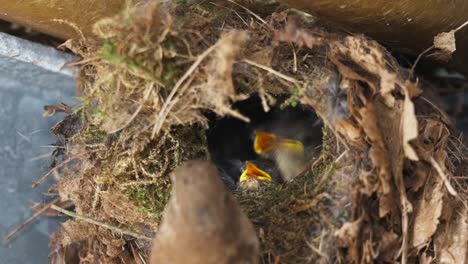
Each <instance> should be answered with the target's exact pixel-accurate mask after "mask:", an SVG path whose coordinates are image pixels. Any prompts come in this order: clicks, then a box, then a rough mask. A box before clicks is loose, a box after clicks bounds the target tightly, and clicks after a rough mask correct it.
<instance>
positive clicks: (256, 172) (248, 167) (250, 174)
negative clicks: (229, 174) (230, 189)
mask: <svg viewBox="0 0 468 264" xmlns="http://www.w3.org/2000/svg"><path fill="white" fill-rule="evenodd" d="M248 180H257V181H264V182H271V176H270V174H268V173H267V172H265V171H263V170H261V169H259V168H258V167H257V166H256V165H255V164H253V163H252V162H250V161H246V162H245V171H244V172H243V173H242V174H241V176H240V179H239V182H245V181H248Z"/></svg>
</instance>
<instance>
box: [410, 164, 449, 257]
mask: <svg viewBox="0 0 468 264" xmlns="http://www.w3.org/2000/svg"><path fill="white" fill-rule="evenodd" d="M444 193H445V192H444V183H443V181H442V179H441V178H440V177H437V176H436V175H434V171H432V175H430V180H429V182H427V184H426V185H425V187H424V192H422V194H421V196H420V197H419V199H418V200H417V201H416V202H415V206H414V224H413V228H412V237H413V241H412V246H413V247H415V248H417V249H418V250H419V249H421V248H423V247H425V246H426V245H427V244H428V243H429V242H430V241H431V238H432V236H433V235H434V233H435V231H436V229H437V226H438V225H439V217H440V215H441V214H442V207H443V197H444Z"/></svg>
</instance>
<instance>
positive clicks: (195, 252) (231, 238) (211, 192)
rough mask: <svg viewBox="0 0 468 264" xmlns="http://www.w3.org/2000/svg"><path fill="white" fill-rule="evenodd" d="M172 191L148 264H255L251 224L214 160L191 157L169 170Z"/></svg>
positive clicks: (256, 250)
mask: <svg viewBox="0 0 468 264" xmlns="http://www.w3.org/2000/svg"><path fill="white" fill-rule="evenodd" d="M171 180H172V184H173V185H172V196H171V198H170V200H169V202H168V204H167V207H166V210H165V211H164V214H163V219H162V223H161V226H160V228H159V231H158V233H157V234H156V237H155V239H154V241H153V248H152V253H151V262H150V263H152V264H160V263H161V264H166V263H167V264H186V263H193V264H231V263H232V264H234V263H245V264H256V263H258V258H259V242H258V238H257V236H256V234H255V230H254V228H253V225H252V223H251V222H250V221H249V219H248V218H247V216H246V215H245V214H244V213H243V212H242V210H241V208H240V206H239V205H238V204H237V202H236V201H235V199H234V197H233V196H232V195H231V194H230V193H229V192H228V191H226V189H225V186H224V184H223V182H222V181H221V180H220V177H219V176H218V172H217V169H216V167H215V166H214V165H212V164H210V163H209V162H205V161H191V162H188V163H186V164H185V165H184V166H182V167H180V168H178V169H176V170H175V171H174V172H173V173H172V175H171Z"/></svg>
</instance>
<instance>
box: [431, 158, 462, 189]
mask: <svg viewBox="0 0 468 264" xmlns="http://www.w3.org/2000/svg"><path fill="white" fill-rule="evenodd" d="M429 161H430V162H431V165H432V167H434V169H435V170H436V171H437V174H438V175H439V176H440V178H442V180H443V181H444V184H445V188H447V190H448V192H449V193H450V194H451V195H453V196H457V195H458V194H457V191H455V189H454V188H453V187H452V184H450V181H449V179H448V178H447V176H446V175H445V173H444V171H443V170H442V168H441V167H440V165H439V163H437V161H435V159H434V158H433V157H430V158H429Z"/></svg>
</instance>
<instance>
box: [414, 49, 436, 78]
mask: <svg viewBox="0 0 468 264" xmlns="http://www.w3.org/2000/svg"><path fill="white" fill-rule="evenodd" d="M433 48H435V47H434V45H432V46H430V47H429V48H427V49H425V50H424V51H423V52H421V53H419V55H418V57H417V58H416V60H415V61H414V63H413V66H411V70H410V76H411V77H413V75H414V69H415V68H416V65H417V64H418V63H419V61H420V60H421V59H422V57H423V56H424V55H426V54H427V53H428V52H429V51H431V50H432V49H433Z"/></svg>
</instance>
